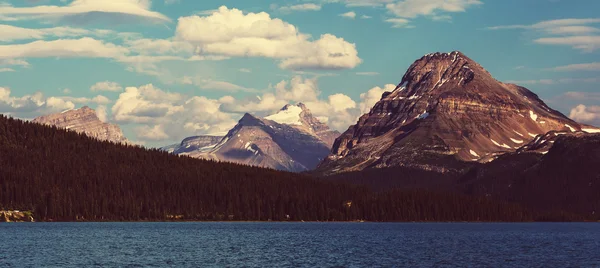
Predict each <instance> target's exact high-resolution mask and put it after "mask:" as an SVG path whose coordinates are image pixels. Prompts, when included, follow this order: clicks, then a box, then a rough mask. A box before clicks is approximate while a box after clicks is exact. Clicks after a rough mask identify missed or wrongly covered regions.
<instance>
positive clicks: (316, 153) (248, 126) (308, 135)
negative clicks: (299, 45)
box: [174, 103, 339, 172]
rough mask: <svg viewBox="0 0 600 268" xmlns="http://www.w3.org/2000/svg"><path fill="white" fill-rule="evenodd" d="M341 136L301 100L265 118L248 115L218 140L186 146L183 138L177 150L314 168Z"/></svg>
mask: <svg viewBox="0 0 600 268" xmlns="http://www.w3.org/2000/svg"><path fill="white" fill-rule="evenodd" d="M338 135H339V133H338V132H337V131H332V130H331V129H329V127H328V126H327V125H325V124H323V123H321V122H320V121H319V120H318V119H316V118H315V117H314V116H313V115H312V113H311V112H310V110H309V109H308V108H307V107H306V106H305V105H304V104H302V103H298V104H297V105H286V106H285V107H283V108H282V109H281V110H280V111H279V112H277V113H276V114H273V115H270V116H267V117H265V118H264V119H263V118H259V117H256V116H253V115H251V114H245V115H244V116H243V117H242V119H240V121H239V122H238V124H237V125H236V126H235V127H234V128H232V129H231V130H230V131H229V132H228V133H227V135H226V136H225V137H223V138H222V139H221V140H220V141H218V143H216V144H211V145H208V144H207V145H206V146H203V147H201V146H190V147H187V145H185V146H184V143H185V140H184V142H183V143H182V144H181V146H180V148H179V149H178V150H175V151H174V153H176V154H184V155H188V156H191V157H195V158H203V159H212V160H218V161H225V162H234V163H241V164H246V165H253V166H260V167H267V168H273V169H277V170H285V171H292V172H300V171H306V170H311V169H314V168H315V167H316V166H317V164H319V162H320V161H321V160H323V158H325V156H327V154H329V150H330V148H331V144H332V142H333V140H334V139H335V137H337V136H338Z"/></svg>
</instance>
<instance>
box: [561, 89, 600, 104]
mask: <svg viewBox="0 0 600 268" xmlns="http://www.w3.org/2000/svg"><path fill="white" fill-rule="evenodd" d="M561 97H562V98H567V99H570V100H576V101H593V102H595V101H600V92H580V91H569V92H567V93H565V94H563V95H562V96H561Z"/></svg>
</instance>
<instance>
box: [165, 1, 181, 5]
mask: <svg viewBox="0 0 600 268" xmlns="http://www.w3.org/2000/svg"><path fill="white" fill-rule="evenodd" d="M175 3H179V0H165V5H172V4H175Z"/></svg>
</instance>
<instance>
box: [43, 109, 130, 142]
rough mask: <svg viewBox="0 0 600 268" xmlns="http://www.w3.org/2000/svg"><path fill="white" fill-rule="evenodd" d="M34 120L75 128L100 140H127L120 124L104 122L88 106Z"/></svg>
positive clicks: (69, 128) (78, 131)
mask: <svg viewBox="0 0 600 268" xmlns="http://www.w3.org/2000/svg"><path fill="white" fill-rule="evenodd" d="M32 122H34V123H38V124H45V125H52V126H56V127H58V128H63V129H68V130H73V131H75V132H77V133H84V134H86V135H87V136H90V137H92V138H96V139H99V140H104V141H110V142H114V143H126V142H127V139H126V138H125V136H123V132H122V131H121V129H120V128H119V126H117V125H114V124H109V123H104V122H102V121H101V120H100V119H99V118H98V116H97V115H96V111H94V110H93V109H91V108H90V107H88V106H84V107H82V108H80V109H75V110H67V111H64V112H62V113H56V114H50V115H45V116H40V117H37V118H35V119H33V120H32Z"/></svg>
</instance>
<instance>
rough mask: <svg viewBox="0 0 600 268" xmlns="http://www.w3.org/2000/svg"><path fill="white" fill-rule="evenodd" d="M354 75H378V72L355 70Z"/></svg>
mask: <svg viewBox="0 0 600 268" xmlns="http://www.w3.org/2000/svg"><path fill="white" fill-rule="evenodd" d="M356 75H366V76H374V75H379V73H378V72H357V73H356Z"/></svg>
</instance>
